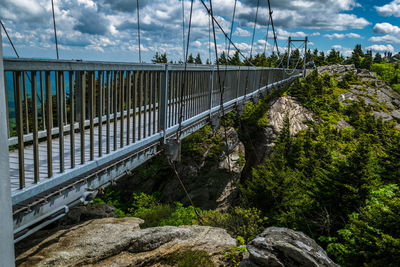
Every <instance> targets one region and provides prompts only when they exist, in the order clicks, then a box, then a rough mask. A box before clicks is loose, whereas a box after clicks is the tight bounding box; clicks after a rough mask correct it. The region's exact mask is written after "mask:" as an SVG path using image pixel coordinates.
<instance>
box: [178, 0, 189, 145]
mask: <svg viewBox="0 0 400 267" xmlns="http://www.w3.org/2000/svg"><path fill="white" fill-rule="evenodd" d="M192 15H193V0H192V1H191V3H190V16H189V27H188V35H187V40H186V41H187V43H186V52H185V56H186V58H185V69H184V71H183V74H184V78H183V82H182V85H181V94H180V108H179V113H180V114H179V127H178V131H177V133H176V135H177V139H178V140H179V139H180V137H181V132H182V121H183V98H184V97H185V95H184V91H185V86H186V79H187V74H186V70H187V60H188V55H189V44H190V30H191V27H192Z"/></svg>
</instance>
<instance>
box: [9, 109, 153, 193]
mask: <svg viewBox="0 0 400 267" xmlns="http://www.w3.org/2000/svg"><path fill="white" fill-rule="evenodd" d="M149 114H150V112H147V116H146V117H147V120H148V119H149ZM151 114H152V113H151ZM141 116H142V121H144V117H145V115H144V114H143V113H142V114H141ZM155 117H156V120H155V123H153V121H151V123H146V124H143V123H142V127H141V128H140V133H141V135H140V136H141V138H144V137H148V136H151V135H152V134H155V133H157V131H158V115H156V116H155ZM152 118H153V117H152ZM138 121H139V115H136V122H138ZM133 122H134V118H133V116H131V118H130V127H131V129H130V143H132V142H133V135H132V127H133V126H132V125H133ZM127 123H128V119H127V118H125V119H124V123H123V124H124V125H123V126H124V135H123V137H122V139H121V120H118V121H117V140H116V141H117V143H116V147H117V149H120V147H121V140H123V143H124V145H126V144H127V143H126V142H127V132H128V129H127ZM154 124H155V126H156V127H155V128H154ZM98 128H99V126H98V125H96V126H95V127H94V147H93V150H94V157H95V158H98V157H99V147H100V146H99V143H100V142H101V143H102V146H101V147H102V155H103V156H106V152H107V143H106V142H107V128H106V125H105V124H103V125H102V136H101V139H100V138H99V129H98ZM135 128H136V130H135V140H139V126H138V124H137V123H136V127H135ZM149 128H150V133H151V135H149ZM145 130H146V132H145V133H144V131H145ZM74 135H75V145H74V150H75V157H74V161H75V165H76V166H78V165H79V164H81V133H79V132H78V133H75V134H74ZM70 138H71V137H70V135H69V134H66V135H64V166H65V170H64V172H68V171H69V170H71V169H72V168H71V161H72V158H71V139H70ZM109 140H110V151H114V123H113V122H111V123H110V139H109ZM52 150H53V153H52V159H53V174H57V173H60V153H59V138H53V139H52ZM84 151H85V162H87V161H89V160H90V129H86V130H85V149H84ZM9 157H10V177H11V189H12V191H16V190H18V189H19V168H18V150H13V151H10V152H9ZM24 160H25V164H24V166H25V179H26V180H25V182H26V188H29V187H30V186H32V185H34V184H35V183H34V163H33V145H29V146H26V147H25V149H24ZM39 176H40V180H41V181H44V180H46V179H51V178H48V173H47V142H46V141H44V142H40V143H39ZM39 182H40V181H39Z"/></svg>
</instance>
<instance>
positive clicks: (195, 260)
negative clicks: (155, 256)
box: [164, 250, 214, 267]
mask: <svg viewBox="0 0 400 267" xmlns="http://www.w3.org/2000/svg"><path fill="white" fill-rule="evenodd" d="M164 263H165V264H168V265H170V266H178V267H193V266H204V267H213V266H214V264H213V263H212V261H211V259H210V255H208V253H207V252H205V251H198V250H187V251H184V252H174V253H173V254H171V255H169V256H168V257H167V258H166V259H165V261H164Z"/></svg>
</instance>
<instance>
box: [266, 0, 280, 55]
mask: <svg viewBox="0 0 400 267" xmlns="http://www.w3.org/2000/svg"><path fill="white" fill-rule="evenodd" d="M268 10H269V18H270V19H271V27H272V32H273V33H274V42H275V47H276V51H277V52H278V56H279V55H280V52H279V47H278V41H277V37H276V32H275V26H274V20H273V19H272V10H271V2H270V0H268Z"/></svg>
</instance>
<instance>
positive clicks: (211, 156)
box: [182, 125, 223, 164]
mask: <svg viewBox="0 0 400 267" xmlns="http://www.w3.org/2000/svg"><path fill="white" fill-rule="evenodd" d="M222 147H223V140H222V138H221V135H220V134H214V133H213V131H212V129H211V126H210V125H207V126H205V127H203V128H202V129H200V130H199V131H197V132H195V133H193V134H192V135H190V136H189V137H187V138H186V139H185V141H184V142H183V143H182V157H184V158H186V157H187V158H192V159H194V160H202V158H203V156H204V154H206V153H205V152H206V151H208V153H207V158H206V163H207V164H215V163H216V162H217V161H218V160H219V157H220V156H221V154H222Z"/></svg>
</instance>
